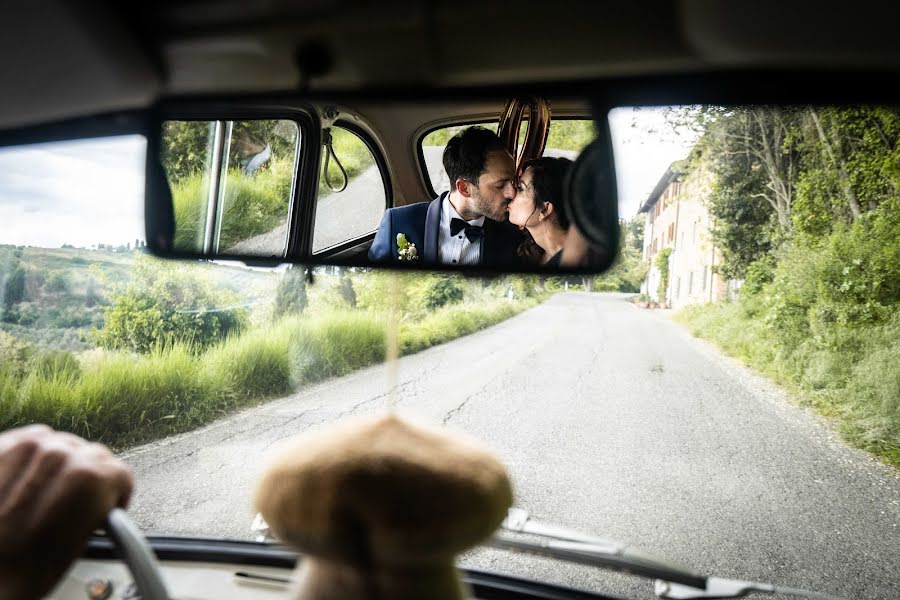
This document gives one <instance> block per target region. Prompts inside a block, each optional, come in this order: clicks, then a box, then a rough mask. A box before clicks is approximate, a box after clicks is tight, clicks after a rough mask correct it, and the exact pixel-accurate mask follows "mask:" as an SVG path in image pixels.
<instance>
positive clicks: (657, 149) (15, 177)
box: [0, 108, 695, 247]
mask: <svg viewBox="0 0 900 600" xmlns="http://www.w3.org/2000/svg"><path fill="white" fill-rule="evenodd" d="M610 127H611V130H612V134H613V151H614V153H615V158H616V175H617V179H618V184H619V214H620V215H621V216H622V217H625V218H630V217H632V216H633V215H634V214H635V213H636V212H637V210H638V208H639V207H640V205H641V203H642V202H643V201H644V200H645V199H646V197H647V195H648V194H649V192H650V191H651V190H652V189H653V187H654V185H656V182H657V181H658V180H659V178H660V177H661V176H662V174H663V173H664V172H665V170H666V168H667V167H668V166H669V165H670V164H671V163H672V162H674V161H676V160H680V159H682V158H684V157H685V156H687V154H688V152H689V150H690V148H691V146H692V145H693V143H694V141H695V137H694V136H692V135H685V134H681V135H679V134H677V133H676V132H674V131H672V129H671V128H670V127H668V126H667V125H666V122H665V118H664V116H663V114H662V110H661V109H646V108H645V109H632V108H619V109H616V110H614V111H613V112H612V113H610ZM144 152H145V141H144V139H143V138H142V137H140V136H121V137H112V138H102V139H96V140H82V141H74V142H62V143H55V144H38V145H31V146H23V147H18V148H3V149H0V243H2V244H26V245H32V246H44V247H59V246H61V245H63V244H72V245H74V246H81V247H89V246H92V245H96V244H100V243H102V244H115V245H119V244H125V243H129V242H130V243H132V244H133V243H134V240H135V239H144V224H143V196H144Z"/></svg>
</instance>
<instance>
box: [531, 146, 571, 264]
mask: <svg viewBox="0 0 900 600" xmlns="http://www.w3.org/2000/svg"><path fill="white" fill-rule="evenodd" d="M571 166H572V161H571V160H569V159H568V158H562V157H550V156H544V157H542V158H535V159H532V160H529V161H526V162H525V164H524V165H522V173H523V174H524V173H525V171H527V170H528V169H531V172H532V180H531V187H532V189H533V190H534V193H533V194H532V198H533V199H534V209H535V210H543V209H544V206H545V205H546V204H547V203H548V202H550V203H552V204H553V215H555V217H556V223H557V224H558V225H559V227H560V228H562V229H568V228H569V215H567V214H566V209H565V206H564V205H563V182H564V181H565V179H566V173H567V172H568V171H569V168H570V167H571ZM551 218H553V217H551ZM523 233H524V234H525V240H524V241H523V242H522V243H521V244H520V245H519V249H518V255H519V256H520V257H522V258H524V259H525V260H526V261H527V262H532V263H535V264H539V263H540V262H541V258H543V256H544V249H543V248H541V247H540V246H538V245H537V242H535V241H534V238H532V237H531V233H529V231H528V230H527V229H524V230H523Z"/></svg>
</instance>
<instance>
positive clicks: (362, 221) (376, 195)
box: [313, 126, 387, 253]
mask: <svg viewBox="0 0 900 600" xmlns="http://www.w3.org/2000/svg"><path fill="white" fill-rule="evenodd" d="M331 139H332V148H333V151H334V152H333V154H332V155H330V156H328V150H327V149H326V150H324V152H325V155H323V157H322V165H323V166H322V170H321V173H320V175H319V196H318V200H317V202H316V221H315V229H314V232H313V252H314V253H318V252H322V251H325V250H328V249H329V248H334V247H335V246H339V245H341V244H343V243H345V242H348V241H350V240H353V239H356V238H359V237H362V236H364V235H366V234H369V233H372V232H374V231H375V229H376V228H377V227H378V222H379V221H380V220H381V215H382V213H383V212H384V209H385V208H386V207H387V195H386V194H385V184H384V174H383V173H382V172H381V168H380V167H379V165H378V162H377V161H376V160H375V156H374V155H373V153H372V150H370V149H369V147H368V146H367V145H366V143H365V142H364V141H363V140H362V138H361V137H360V136H359V135H357V134H356V133H355V132H353V131H350V130H349V129H345V128H343V127H340V126H335V127H332V128H331ZM326 157H327V158H328V164H327V167H328V170H327V172H326V170H325V166H326V165H325V160H326ZM341 167H343V172H342V171H341ZM345 174H346V175H345ZM345 177H346V178H345ZM345 184H346V187H344V186H345ZM342 188H343V189H342Z"/></svg>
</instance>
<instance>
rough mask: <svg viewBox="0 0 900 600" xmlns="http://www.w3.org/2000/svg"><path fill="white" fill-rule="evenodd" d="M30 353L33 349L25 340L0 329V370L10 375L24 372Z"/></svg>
mask: <svg viewBox="0 0 900 600" xmlns="http://www.w3.org/2000/svg"><path fill="white" fill-rule="evenodd" d="M32 354H33V350H32V348H31V346H30V345H29V344H28V343H27V342H25V341H23V340H21V339H19V338H17V337H16V336H14V335H12V334H10V333H7V332H5V331H0V372H2V373H7V374H10V375H22V374H24V373H25V372H26V371H27V369H28V363H29V361H30V360H31V356H32Z"/></svg>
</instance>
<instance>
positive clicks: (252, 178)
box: [162, 119, 301, 256]
mask: <svg viewBox="0 0 900 600" xmlns="http://www.w3.org/2000/svg"><path fill="white" fill-rule="evenodd" d="M300 138H301V135H300V129H299V127H298V126H297V123H295V122H294V121H290V120H285V119H261V120H246V121H166V122H165V123H164V124H163V135H162V162H163V167H164V169H165V171H166V176H167V178H168V181H169V186H170V188H171V191H172V201H173V204H174V212H175V240H174V245H175V248H176V249H177V250H179V251H181V252H195V253H197V252H202V253H231V254H247V255H254V256H284V254H285V251H286V248H287V240H288V219H289V216H290V213H291V203H292V200H293V195H294V189H295V187H296V186H295V183H296V177H297V165H298V158H299V153H300V144H301V139H300Z"/></svg>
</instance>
